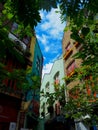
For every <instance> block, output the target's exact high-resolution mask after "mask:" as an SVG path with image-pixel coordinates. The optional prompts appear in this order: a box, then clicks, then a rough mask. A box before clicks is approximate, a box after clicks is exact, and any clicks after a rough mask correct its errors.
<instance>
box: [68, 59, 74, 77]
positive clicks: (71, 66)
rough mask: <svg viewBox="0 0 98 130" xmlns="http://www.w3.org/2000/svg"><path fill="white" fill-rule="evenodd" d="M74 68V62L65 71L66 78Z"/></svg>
mask: <svg viewBox="0 0 98 130" xmlns="http://www.w3.org/2000/svg"><path fill="white" fill-rule="evenodd" d="M75 68H76V64H75V60H74V61H72V62H71V63H70V64H69V66H68V67H67V69H66V73H67V76H70V75H71V74H72V73H73V72H74V70H75Z"/></svg>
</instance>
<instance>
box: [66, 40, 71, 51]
mask: <svg viewBox="0 0 98 130" xmlns="http://www.w3.org/2000/svg"><path fill="white" fill-rule="evenodd" d="M71 48H72V47H71V44H70V42H69V43H68V45H67V46H66V48H65V50H66V51H69V50H70V49H71Z"/></svg>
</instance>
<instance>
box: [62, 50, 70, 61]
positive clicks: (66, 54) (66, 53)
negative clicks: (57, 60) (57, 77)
mask: <svg viewBox="0 0 98 130" xmlns="http://www.w3.org/2000/svg"><path fill="white" fill-rule="evenodd" d="M71 53H72V49H70V50H67V51H66V52H65V54H64V56H63V59H64V60H66V59H67V58H68V57H69V56H70V55H71Z"/></svg>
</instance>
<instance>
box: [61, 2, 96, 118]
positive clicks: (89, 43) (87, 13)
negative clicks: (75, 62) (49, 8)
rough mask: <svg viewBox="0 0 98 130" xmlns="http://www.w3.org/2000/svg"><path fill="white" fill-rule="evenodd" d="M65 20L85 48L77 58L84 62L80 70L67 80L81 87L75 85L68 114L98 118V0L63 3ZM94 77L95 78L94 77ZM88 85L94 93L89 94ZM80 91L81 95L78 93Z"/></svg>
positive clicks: (69, 102)
mask: <svg viewBox="0 0 98 130" xmlns="http://www.w3.org/2000/svg"><path fill="white" fill-rule="evenodd" d="M59 2H60V9H61V11H60V12H61V19H62V21H63V22H64V21H65V20H67V22H68V26H67V28H66V29H65V30H68V29H69V30H71V32H72V34H71V38H72V39H74V40H76V41H77V42H79V43H81V45H82V49H81V51H79V52H78V53H77V54H76V55H75V56H74V58H77V59H78V58H80V59H82V64H81V68H80V69H76V74H75V75H74V76H73V77H72V78H71V79H67V78H66V79H67V80H74V81H75V80H77V79H78V80H79V81H80V84H78V85H77V86H74V88H73V90H72V95H73V96H77V97H75V98H73V97H70V98H69V100H68V103H67V104H66V105H65V109H66V111H67V112H68V115H69V116H70V115H71V116H72V117H74V118H75V119H77V118H81V117H82V116H85V115H89V116H90V117H91V118H93V119H94V118H95V117H96V115H97V113H96V111H95V106H96V107H97V106H98V101H97V100H98V99H97V97H96V96H94V93H96V94H97V93H98V1H97V0H95V1H92V0H60V1H59ZM90 76H91V78H90ZM87 86H88V87H89V89H90V91H91V93H90V95H88V94H87ZM77 91H78V93H77Z"/></svg>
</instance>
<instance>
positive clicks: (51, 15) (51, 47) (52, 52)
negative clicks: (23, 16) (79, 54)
mask: <svg viewBox="0 0 98 130" xmlns="http://www.w3.org/2000/svg"><path fill="white" fill-rule="evenodd" d="M56 10H58V9H52V10H51V11H50V12H48V13H47V12H46V11H43V10H41V11H40V15H41V19H42V20H41V23H39V24H38V25H37V27H36V29H35V30H36V36H37V40H38V43H39V46H40V48H41V51H42V54H43V57H44V67H43V75H44V73H49V72H50V70H51V67H52V65H53V62H54V61H55V60H56V59H57V58H58V57H59V56H60V55H61V54H62V38H63V30H64V27H65V23H63V24H62V23H61V20H60V14H59V13H56V12H55V11H56Z"/></svg>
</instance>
